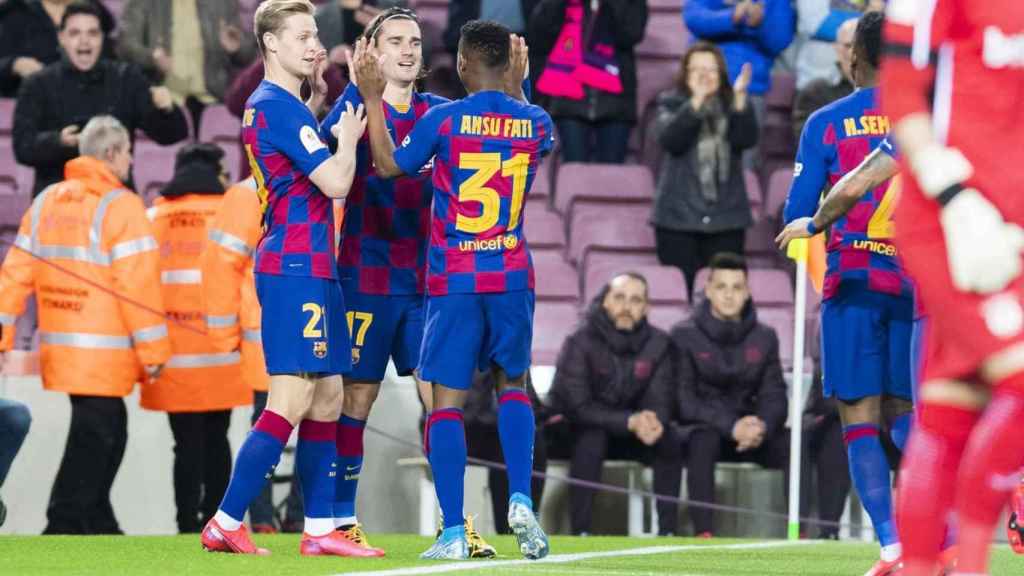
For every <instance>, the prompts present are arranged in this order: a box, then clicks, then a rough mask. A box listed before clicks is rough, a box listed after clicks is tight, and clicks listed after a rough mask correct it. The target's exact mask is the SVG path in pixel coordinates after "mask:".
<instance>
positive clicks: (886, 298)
mask: <svg viewBox="0 0 1024 576" xmlns="http://www.w3.org/2000/svg"><path fill="white" fill-rule="evenodd" d="M913 324H914V301H913V299H911V298H904V297H900V296H890V295H887V294H882V293H879V292H871V291H868V290H864V289H859V288H858V289H845V290H844V289H843V288H840V290H839V293H838V294H836V295H835V296H833V297H832V298H829V299H828V300H826V301H825V302H824V303H823V304H822V307H821V363H822V370H823V378H824V391H825V396H827V397H831V396H836V397H837V398H839V399H840V400H846V401H853V400H859V399H861V398H866V397H868V396H881V395H883V394H884V395H887V396H895V397H898V398H904V399H907V400H910V398H911V390H912V381H911V363H912V360H911V343H910V340H911V333H912V331H913Z"/></svg>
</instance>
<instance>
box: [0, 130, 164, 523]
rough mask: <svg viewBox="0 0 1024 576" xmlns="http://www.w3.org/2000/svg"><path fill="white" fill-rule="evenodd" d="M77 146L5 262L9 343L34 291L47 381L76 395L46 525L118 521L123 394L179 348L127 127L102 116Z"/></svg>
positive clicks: (0, 347)
mask: <svg viewBox="0 0 1024 576" xmlns="http://www.w3.org/2000/svg"><path fill="white" fill-rule="evenodd" d="M79 148H80V151H81V154H82V155H81V156H80V157H78V158H75V159H74V160H71V161H70V162H68V163H67V164H66V165H65V167H64V175H65V180H64V181H63V182H60V183H57V184H54V185H52V186H50V187H49V188H46V189H45V190H43V192H41V193H40V194H39V196H37V197H36V198H35V200H34V201H33V202H32V206H31V207H30V208H29V210H28V212H27V213H26V214H25V216H24V217H23V218H22V220H21V228H20V229H19V230H18V236H17V239H16V241H15V247H13V248H12V249H11V251H10V252H9V253H8V254H7V258H6V259H5V260H4V263H3V268H2V269H0V323H2V324H3V336H2V339H0V351H7V350H10V348H11V344H12V343H13V341H14V339H13V338H14V320H15V318H16V317H17V316H18V315H19V314H21V313H22V312H23V311H24V309H25V299H26V298H28V296H29V295H31V294H32V293H35V295H36V299H37V302H38V314H39V342H40V366H41V369H42V377H43V387H44V388H46V389H47V390H53V391H60V392H67V393H68V394H69V395H70V396H71V427H70V430H69V432H68V441H67V445H66V447H65V450H64V458H63V461H62V462H61V466H60V470H59V471H58V472H57V478H56V481H55V482H54V485H53V491H52V493H51V495H50V505H49V508H48V510H47V517H48V519H49V524H48V526H47V528H46V533H48V534H109V533H119V532H120V529H119V527H118V524H117V519H116V518H115V517H114V513H113V509H112V507H111V505H110V487H111V485H112V484H113V482H114V477H115V476H116V474H117V470H118V468H119V467H120V465H121V458H122V457H123V456H124V448H125V444H126V442H127V439H128V416H127V412H126V409H125V404H124V400H123V397H124V396H127V395H128V394H130V393H131V391H132V388H134V386H135V383H136V382H139V381H145V379H146V372H149V374H150V375H154V374H157V373H159V371H160V367H161V365H162V364H164V363H165V362H166V361H167V359H168V358H169V356H170V343H169V341H168V337H167V324H166V323H165V321H164V305H163V298H162V296H161V294H160V271H159V253H158V251H157V243H156V239H155V238H154V236H153V232H152V228H151V227H150V224H149V220H147V219H146V213H145V208H144V206H143V204H142V200H140V199H139V197H138V196H137V195H135V194H133V193H132V192H131V191H130V190H127V189H125V187H124V184H122V182H123V181H124V180H126V179H127V178H128V177H129V175H130V171H131V159H132V156H131V144H130V142H129V139H128V133H127V131H126V130H125V129H124V127H123V126H122V125H121V123H120V122H119V121H118V120H117V119H115V118H113V117H112V116H98V117H95V118H93V119H92V120H90V121H89V122H88V123H87V124H86V126H85V129H83V130H82V133H81V135H80V136H79ZM144 366H145V368H146V372H144V371H143V367H144Z"/></svg>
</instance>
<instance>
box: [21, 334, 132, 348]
mask: <svg viewBox="0 0 1024 576" xmlns="http://www.w3.org/2000/svg"><path fill="white" fill-rule="evenodd" d="M39 342H41V343H43V344H50V345H52V346H72V347H74V348H92V349H112V350H131V348H132V339H131V338H129V337H127V336H107V335H104V334H83V333H81V332H40V333H39Z"/></svg>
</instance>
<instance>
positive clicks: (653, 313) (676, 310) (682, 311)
mask: <svg viewBox="0 0 1024 576" xmlns="http://www.w3.org/2000/svg"><path fill="white" fill-rule="evenodd" d="M690 313H691V310H690V307H689V306H688V305H686V304H681V305H678V306H665V305H651V307H650V308H648V310H647V322H649V323H650V324H651V325H652V326H654V327H656V328H661V329H662V330H664V331H665V332H668V331H670V330H672V327H673V326H675V325H676V324H678V323H680V322H682V321H683V320H686V319H687V318H689V317H690Z"/></svg>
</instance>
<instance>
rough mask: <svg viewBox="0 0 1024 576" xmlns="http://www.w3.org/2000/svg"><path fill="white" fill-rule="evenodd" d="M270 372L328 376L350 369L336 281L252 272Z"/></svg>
mask: <svg viewBox="0 0 1024 576" xmlns="http://www.w3.org/2000/svg"><path fill="white" fill-rule="evenodd" d="M256 296H257V297H258V298H259V300H260V306H262V307H263V325H262V327H261V336H262V337H263V355H264V357H266V360H267V373H268V374H270V375H272V376H273V375H277V374H288V375H300V374H301V375H310V376H318V377H319V376H331V375H335V374H345V373H347V372H348V371H349V370H350V369H351V368H352V355H351V351H352V344H351V342H350V340H349V334H348V326H347V325H346V323H345V298H344V297H343V296H342V294H341V286H340V285H339V284H338V282H337V281H336V280H329V279H325V278H310V277H304V276H278V275H275V274H256Z"/></svg>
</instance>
